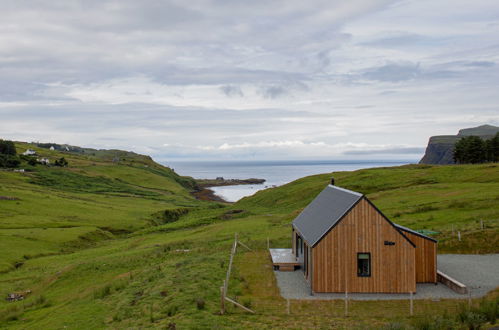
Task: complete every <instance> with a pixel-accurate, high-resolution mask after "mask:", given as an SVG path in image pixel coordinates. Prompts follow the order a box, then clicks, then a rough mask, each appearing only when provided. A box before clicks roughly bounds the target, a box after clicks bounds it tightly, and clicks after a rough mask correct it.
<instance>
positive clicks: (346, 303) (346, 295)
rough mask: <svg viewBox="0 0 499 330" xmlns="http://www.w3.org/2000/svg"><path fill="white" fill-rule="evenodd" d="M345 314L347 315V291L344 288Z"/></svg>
mask: <svg viewBox="0 0 499 330" xmlns="http://www.w3.org/2000/svg"><path fill="white" fill-rule="evenodd" d="M345 316H348V292H347V291H346V290H345Z"/></svg>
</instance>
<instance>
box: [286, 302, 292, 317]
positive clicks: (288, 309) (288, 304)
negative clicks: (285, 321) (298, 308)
mask: <svg viewBox="0 0 499 330" xmlns="http://www.w3.org/2000/svg"><path fill="white" fill-rule="evenodd" d="M286 301H287V307H286V311H287V313H288V315H289V314H291V305H290V303H289V299H286Z"/></svg>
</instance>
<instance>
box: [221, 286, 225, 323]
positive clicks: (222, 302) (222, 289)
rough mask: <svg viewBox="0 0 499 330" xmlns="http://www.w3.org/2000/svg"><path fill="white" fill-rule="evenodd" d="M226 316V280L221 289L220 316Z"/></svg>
mask: <svg viewBox="0 0 499 330" xmlns="http://www.w3.org/2000/svg"><path fill="white" fill-rule="evenodd" d="M224 314H225V280H224V285H223V286H221V287H220V315H224Z"/></svg>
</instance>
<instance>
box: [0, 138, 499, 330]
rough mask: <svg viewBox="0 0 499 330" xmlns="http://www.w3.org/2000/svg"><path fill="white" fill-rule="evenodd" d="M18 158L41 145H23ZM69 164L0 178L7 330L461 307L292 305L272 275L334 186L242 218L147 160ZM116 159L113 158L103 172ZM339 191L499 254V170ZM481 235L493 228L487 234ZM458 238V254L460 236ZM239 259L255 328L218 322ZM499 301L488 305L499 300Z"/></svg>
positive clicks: (264, 322)
mask: <svg viewBox="0 0 499 330" xmlns="http://www.w3.org/2000/svg"><path fill="white" fill-rule="evenodd" d="M17 147H18V150H19V151H24V149H26V148H28V147H30V148H31V147H33V146H32V145H28V144H23V143H18V144H17ZM35 150H36V151H37V152H38V153H40V154H41V155H43V156H46V157H53V158H57V157H61V156H64V157H65V158H66V159H68V161H69V165H70V166H69V167H68V168H54V167H44V166H40V165H39V166H37V167H36V168H33V169H31V170H33V171H32V172H24V173H18V172H12V171H0V196H5V197H9V199H1V200H0V235H1V240H0V250H1V251H2V254H1V258H2V259H0V262H1V267H2V273H0V294H1V295H6V294H7V293H11V292H23V291H26V290H31V292H32V293H31V294H30V295H29V296H28V297H27V299H26V300H24V301H18V302H7V301H5V300H3V299H2V300H1V301H0V327H7V328H11V329H23V328H48V329H56V328H65V327H66V328H77V329H78V328H95V329H98V328H170V329H173V328H180V329H183V328H241V329H243V328H275V327H280V328H321V327H322V328H330V327H332V328H344V327H350V328H352V327H353V328H355V327H358V328H365V327H369V328H373V327H374V328H375V327H383V326H385V325H387V324H388V325H389V324H395V323H407V322H408V323H410V324H413V323H414V322H420V321H424V320H425V319H426V318H427V317H429V316H430V317H439V315H442V313H444V311H447V312H451V313H452V312H457V311H458V310H459V308H460V307H459V306H460V304H461V302H459V301H452V300H449V301H447V300H445V301H440V302H439V303H438V304H437V303H435V302H432V301H419V302H417V303H416V306H415V312H416V316H414V317H408V316H407V308H406V306H404V305H403V304H400V302H393V301H386V302H352V303H351V316H350V317H348V318H345V317H343V309H342V302H341V301H335V302H331V301H303V302H302V301H293V302H292V311H293V312H292V315H288V314H287V313H286V301H285V300H284V299H282V298H281V297H280V295H279V292H278V289H277V287H276V284H275V279H274V275H273V272H272V268H271V265H270V263H269V259H268V254H267V251H266V248H267V238H269V241H270V244H271V246H273V247H289V246H290V226H289V224H290V222H291V221H292V219H293V218H294V217H295V216H296V215H297V214H298V213H299V212H300V211H301V210H302V209H303V208H304V207H305V206H306V205H307V204H308V203H309V202H310V201H311V200H312V199H313V198H314V197H315V196H316V195H317V194H318V193H319V192H320V191H321V190H322V189H323V188H324V186H325V185H327V184H328V182H329V180H330V177H331V175H332V174H330V173H328V174H321V175H314V176H310V177H306V178H302V179H299V180H296V181H294V182H291V183H289V184H286V185H284V186H280V187H277V188H272V189H267V190H263V191H260V192H258V193H256V194H255V195H254V196H250V197H246V198H243V199H242V200H240V201H239V202H237V203H234V204H221V203H215V202H202V201H198V200H196V199H194V198H193V197H192V195H191V194H190V191H191V190H192V185H193V184H194V182H193V181H192V179H189V178H184V177H180V176H178V175H177V174H176V173H174V172H173V171H171V170H170V169H168V168H165V167H163V166H161V165H159V164H156V163H154V162H153V161H152V160H151V159H150V158H148V157H145V156H140V155H137V156H133V157H130V158H127V157H126V156H125V157H122V158H121V159H120V160H119V162H116V161H113V159H114V158H115V157H114V156H111V157H109V156H105V157H104V158H103V157H99V156H98V155H87V154H81V153H70V152H67V151H65V152H62V151H58V150H48V149H45V148H38V149H36V148H35ZM106 157H107V158H106ZM334 176H335V179H336V182H337V184H338V185H339V186H342V187H345V188H348V189H353V190H356V191H359V192H362V193H365V194H367V195H368V197H369V198H370V199H371V200H373V202H374V203H375V204H376V205H377V206H378V207H379V208H380V209H381V210H382V211H383V212H384V213H385V214H386V215H387V216H388V217H390V218H391V219H392V220H393V221H394V222H397V223H399V224H401V225H406V226H410V227H411V228H414V229H430V230H434V231H437V232H439V234H437V235H436V238H437V239H439V240H440V242H439V249H440V252H460V253H490V252H496V253H497V252H499V251H498V246H499V241H498V237H499V235H498V234H499V223H498V221H497V219H498V218H499V206H498V205H499V203H498V202H497V201H498V200H499V164H487V165H459V166H429V165H408V166H401V167H387V168H376V169H366V170H359V171H354V172H337V173H334ZM481 221H483V223H484V228H483V229H482V228H481ZM456 230H459V231H461V233H462V240H461V241H458V239H457V237H456V235H455V233H454V231H456ZM236 232H237V233H238V234H239V237H240V240H241V241H243V242H244V243H245V244H246V245H248V246H249V247H250V248H251V249H252V251H244V250H240V252H238V254H237V255H236V258H235V261H234V262H235V264H234V265H235V268H234V272H233V276H232V277H231V281H230V290H229V295H230V296H231V297H233V298H234V299H237V300H238V301H240V302H241V303H243V304H245V305H247V306H251V308H252V309H254V310H255V311H256V312H257V314H256V315H249V314H246V313H244V312H243V311H241V310H238V309H235V308H229V310H228V314H226V315H224V316H221V315H219V314H218V311H219V300H220V297H219V292H220V291H219V287H220V285H221V283H222V279H223V278H225V272H226V269H227V263H228V256H229V250H230V247H231V244H232V242H233V238H234V233H236ZM496 295H497V292H496V293H493V294H492V295H491V297H492V298H494V297H495V296H496Z"/></svg>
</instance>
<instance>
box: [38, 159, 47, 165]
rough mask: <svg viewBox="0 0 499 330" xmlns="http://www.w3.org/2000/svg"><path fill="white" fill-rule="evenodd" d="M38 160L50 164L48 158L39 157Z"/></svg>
mask: <svg viewBox="0 0 499 330" xmlns="http://www.w3.org/2000/svg"><path fill="white" fill-rule="evenodd" d="M36 161H37V162H39V163H40V164H43V165H49V164H50V160H49V159H48V158H38V159H37V160H36Z"/></svg>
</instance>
